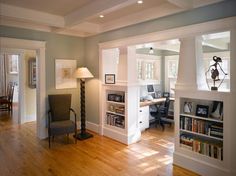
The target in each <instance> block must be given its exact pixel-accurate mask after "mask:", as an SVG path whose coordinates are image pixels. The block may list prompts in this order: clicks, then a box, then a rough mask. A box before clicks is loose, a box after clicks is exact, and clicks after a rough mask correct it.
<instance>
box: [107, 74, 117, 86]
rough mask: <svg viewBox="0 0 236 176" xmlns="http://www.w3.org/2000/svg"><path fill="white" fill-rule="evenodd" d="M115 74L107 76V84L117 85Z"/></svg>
mask: <svg viewBox="0 0 236 176" xmlns="http://www.w3.org/2000/svg"><path fill="white" fill-rule="evenodd" d="M115 83H116V81H115V74H105V84H115Z"/></svg>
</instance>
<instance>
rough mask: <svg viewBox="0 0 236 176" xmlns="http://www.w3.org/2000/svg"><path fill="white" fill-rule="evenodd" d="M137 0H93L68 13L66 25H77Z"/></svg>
mask: <svg viewBox="0 0 236 176" xmlns="http://www.w3.org/2000/svg"><path fill="white" fill-rule="evenodd" d="M136 2H137V0H102V1H101V0H93V2H92V3H89V4H88V5H85V6H83V7H82V8H80V9H77V10H75V11H74V12H72V13H70V14H68V15H66V16H65V25H66V26H67V27H70V26H73V25H77V24H79V23H82V22H84V21H86V20H88V19H90V18H93V17H96V16H99V15H100V14H106V13H108V12H111V11H114V10H117V9H120V8H123V7H126V6H128V5H130V4H133V3H136Z"/></svg>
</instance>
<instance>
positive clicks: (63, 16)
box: [0, 0, 222, 37]
mask: <svg viewBox="0 0 236 176" xmlns="http://www.w3.org/2000/svg"><path fill="white" fill-rule="evenodd" d="M219 1H222V0H143V3H142V4H138V3H137V0H0V24H1V25H6V26H15V27H21V28H29V29H36V30H41V31H49V32H56V33H61V34H68V35H75V36H81V37H86V36H91V35H96V34H99V33H102V32H106V31H110V30H113V29H118V28H121V27H125V26H128V25H132V24H137V23H140V22H144V21H147V20H151V19H155V18H159V17H163V16H166V15H170V14H174V13H177V12H181V11H185V10H190V9H192V8H197V7H200V6H205V5H208V4H212V3H217V2H219ZM99 15H104V17H103V18H100V17H99Z"/></svg>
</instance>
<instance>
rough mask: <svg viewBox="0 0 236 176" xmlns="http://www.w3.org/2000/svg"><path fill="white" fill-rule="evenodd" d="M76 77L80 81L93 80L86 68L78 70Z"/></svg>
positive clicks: (75, 73)
mask: <svg viewBox="0 0 236 176" xmlns="http://www.w3.org/2000/svg"><path fill="white" fill-rule="evenodd" d="M74 77H75V78H80V79H83V78H93V75H92V73H91V72H90V71H89V70H88V69H87V68H86V67H80V68H77V69H76V71H75V72H74Z"/></svg>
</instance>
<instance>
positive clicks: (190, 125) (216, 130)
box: [180, 116, 223, 139]
mask: <svg viewBox="0 0 236 176" xmlns="http://www.w3.org/2000/svg"><path fill="white" fill-rule="evenodd" d="M180 129H183V130H187V131H191V132H195V133H200V134H204V135H208V136H212V137H217V138H221V139H222V138H223V124H222V123H218V122H210V121H204V120H199V119H193V118H190V117H186V116H180Z"/></svg>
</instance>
